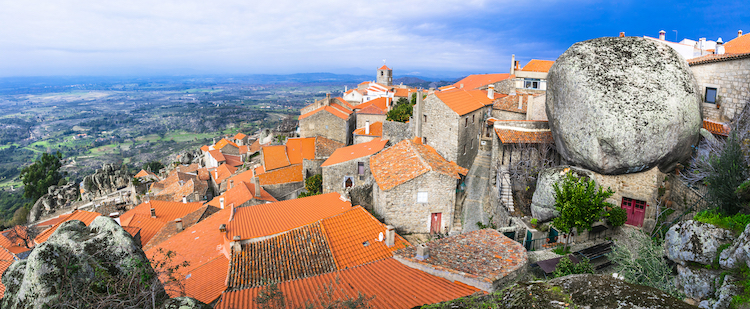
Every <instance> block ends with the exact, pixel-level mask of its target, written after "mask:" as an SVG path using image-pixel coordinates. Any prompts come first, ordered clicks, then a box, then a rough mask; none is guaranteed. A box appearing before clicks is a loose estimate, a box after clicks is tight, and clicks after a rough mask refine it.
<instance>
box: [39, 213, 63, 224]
mask: <svg viewBox="0 0 750 309" xmlns="http://www.w3.org/2000/svg"><path fill="white" fill-rule="evenodd" d="M67 217H70V214H65V215H59V216H57V217H55V218H52V219H49V220H46V221H42V222H39V223H37V224H36V226H52V225H55V224H57V223H58V222H60V221H64V220H65V219H66V218H67Z"/></svg>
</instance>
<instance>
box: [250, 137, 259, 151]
mask: <svg viewBox="0 0 750 309" xmlns="http://www.w3.org/2000/svg"><path fill="white" fill-rule="evenodd" d="M257 151H260V141H259V140H257V139H256V140H255V141H254V142H253V143H252V144H250V147H248V148H247V152H252V153H255V152H257Z"/></svg>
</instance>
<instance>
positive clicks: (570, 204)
mask: <svg viewBox="0 0 750 309" xmlns="http://www.w3.org/2000/svg"><path fill="white" fill-rule="evenodd" d="M553 188H554V189H555V209H556V210H557V211H558V212H559V213H560V216H558V217H556V218H555V219H554V220H553V222H554V224H553V225H554V226H555V227H556V228H558V229H559V230H560V231H562V232H565V233H569V232H570V230H571V229H572V228H578V229H579V231H580V230H581V229H586V230H589V229H591V224H593V223H594V222H596V221H598V220H599V219H600V218H601V217H602V215H603V212H604V208H605V207H607V206H614V205H612V204H610V203H607V202H605V201H604V200H606V199H607V198H609V197H610V196H612V194H614V191H612V189H610V188H607V190H604V189H602V187H597V185H596V183H595V182H594V180H591V179H588V177H580V178H579V177H576V176H575V175H574V174H573V173H571V172H568V173H567V174H565V179H564V180H563V182H562V185H559V184H557V183H555V184H554V185H553Z"/></svg>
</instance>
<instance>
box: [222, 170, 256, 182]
mask: <svg viewBox="0 0 750 309" xmlns="http://www.w3.org/2000/svg"><path fill="white" fill-rule="evenodd" d="M253 177H255V173H254V172H253V170H252V169H249V170H246V171H244V172H242V173H239V174H237V175H234V176H232V177H229V179H227V183H229V181H230V180H232V181H234V183H240V182H242V181H244V182H247V183H251V182H252V181H253Z"/></svg>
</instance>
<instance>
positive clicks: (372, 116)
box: [355, 103, 386, 128]
mask: <svg viewBox="0 0 750 309" xmlns="http://www.w3.org/2000/svg"><path fill="white" fill-rule="evenodd" d="M363 104H367V103H363ZM355 114H356V116H357V127H356V128H363V127H364V126H365V124H366V123H368V122H369V123H370V124H373V123H376V122H381V123H382V122H383V121H385V119H386V110H385V109H382V108H380V107H378V106H377V105H375V104H373V105H369V106H366V107H364V108H359V109H356V112H355Z"/></svg>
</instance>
